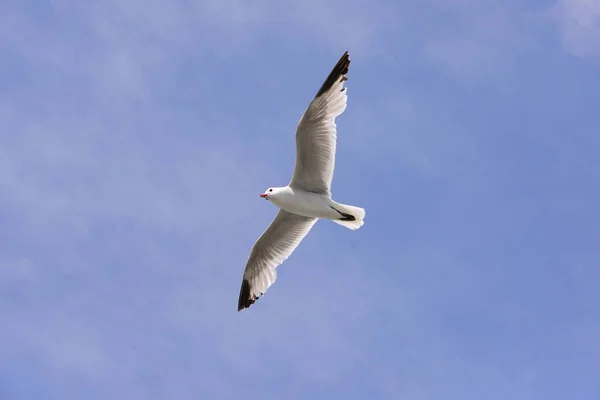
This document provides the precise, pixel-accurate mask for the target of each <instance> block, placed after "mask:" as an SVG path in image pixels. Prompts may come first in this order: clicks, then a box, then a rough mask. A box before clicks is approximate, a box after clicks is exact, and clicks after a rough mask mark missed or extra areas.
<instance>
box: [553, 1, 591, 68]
mask: <svg viewBox="0 0 600 400" xmlns="http://www.w3.org/2000/svg"><path fill="white" fill-rule="evenodd" d="M552 14H553V15H554V17H555V18H556V19H558V21H559V24H560V25H561V27H562V39H563V43H564V46H565V47H566V48H567V50H568V51H569V52H571V53H572V54H574V55H576V56H579V57H585V56H598V55H599V54H600V2H599V1H598V0H558V1H557V3H556V5H555V6H554V7H553V9H552Z"/></svg>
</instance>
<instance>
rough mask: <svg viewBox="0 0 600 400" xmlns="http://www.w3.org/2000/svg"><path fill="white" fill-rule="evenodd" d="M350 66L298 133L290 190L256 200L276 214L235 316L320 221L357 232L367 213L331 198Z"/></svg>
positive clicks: (251, 262) (247, 273) (334, 78)
mask: <svg viewBox="0 0 600 400" xmlns="http://www.w3.org/2000/svg"><path fill="white" fill-rule="evenodd" d="M349 66H350V55H349V53H348V52H347V51H346V52H345V53H344V55H342V57H341V58H340V60H339V61H338V62H337V64H336V65H335V67H333V70H332V71H331V73H330V74H329V76H328V77H327V79H325V82H324V83H323V85H322V86H321V89H319V91H318V92H317V95H316V96H315V98H314V99H313V100H312V102H311V103H310V104H309V106H308V108H307V109H306V111H305V112H304V114H303V115H302V118H300V122H299V123H298V127H297V128H296V165H295V167H294V173H293V175H292V179H291V180H290V182H289V184H288V185H287V186H285V187H271V188H268V189H267V190H266V191H265V192H264V193H262V194H261V195H260V197H262V198H264V199H265V200H268V201H271V202H272V203H273V204H275V205H276V206H277V207H279V209H280V210H279V212H278V213H277V216H276V217H275V219H274V220H273V221H272V222H271V225H269V227H268V228H267V230H266V231H265V232H264V233H263V234H262V236H261V237H260V238H259V239H258V240H257V241H256V243H254V246H253V247H252V250H251V251H250V256H249V257H248V262H247V263H246V268H245V270H244V277H243V280H242V287H241V289H240V297H239V300H238V311H241V310H243V309H245V308H248V307H250V306H251V305H252V304H254V302H255V301H256V300H257V299H258V298H259V297H260V296H262V295H264V293H265V292H266V291H267V289H268V288H269V287H270V286H271V285H272V284H273V283H275V279H276V278H277V272H276V271H275V269H276V268H277V267H278V266H279V265H281V264H282V263H283V262H284V261H285V260H286V259H287V258H288V257H289V256H290V255H291V254H292V253H293V252H294V250H295V249H296V247H298V245H299V244H300V242H301V241H302V239H304V237H305V236H306V235H307V234H308V232H309V231H310V230H311V228H312V227H313V225H314V224H315V223H316V222H317V220H318V219H328V220H331V221H333V222H335V223H337V224H340V225H342V226H344V227H346V228H349V229H352V230H356V229H358V228H360V227H361V226H362V225H363V224H364V218H365V210H364V209H363V208H360V207H354V206H349V205H346V204H340V203H336V202H335V201H333V200H332V198H331V180H332V178H333V170H334V167H335V148H336V139H337V130H336V125H335V118H336V117H337V116H339V115H340V114H342V113H343V112H344V110H345V109H346V101H347V94H346V88H345V87H344V82H345V81H346V80H347V78H346V74H347V73H348V67H349Z"/></svg>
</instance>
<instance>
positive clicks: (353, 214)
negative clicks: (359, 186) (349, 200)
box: [331, 201, 366, 231]
mask: <svg viewBox="0 0 600 400" xmlns="http://www.w3.org/2000/svg"><path fill="white" fill-rule="evenodd" d="M331 207H332V208H333V209H334V210H336V211H337V212H339V213H340V218H338V219H334V220H332V221H333V222H335V223H336V224H340V225H342V226H345V227H346V228H348V229H352V230H353V231H355V230H357V229H358V228H360V227H361V226H363V225H364V223H365V221H364V219H365V214H366V212H365V209H364V208H360V207H354V206H349V205H346V204H340V203H336V202H335V201H332V205H331Z"/></svg>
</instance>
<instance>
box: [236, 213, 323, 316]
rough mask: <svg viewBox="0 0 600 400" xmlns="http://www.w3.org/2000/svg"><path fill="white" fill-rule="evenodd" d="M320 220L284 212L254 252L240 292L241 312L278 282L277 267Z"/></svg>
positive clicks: (278, 215)
mask: <svg viewBox="0 0 600 400" xmlns="http://www.w3.org/2000/svg"><path fill="white" fill-rule="evenodd" d="M315 222H317V219H316V218H308V217H303V216H301V215H297V214H292V213H289V212H287V211H284V210H280V211H279V213H278V214H277V216H276V217H275V219H274V220H273V222H271V225H269V227H268V228H267V230H266V231H265V232H264V233H263V234H262V236H261V237H260V238H259V239H258V240H257V241H256V243H255V244H254V246H253V247H252V251H251V252H250V257H249V258H248V263H247V264H246V269H245V270H244V279H243V281H242V287H241V289H240V298H239V300H238V311H240V310H242V309H244V308H248V307H250V306H251V305H252V304H254V302H255V301H256V299H258V298H259V297H260V296H262V295H263V294H264V293H265V292H266V291H267V289H268V288H269V286H271V285H272V284H273V283H275V279H277V272H276V271H275V268H277V267H278V266H279V265H281V263H283V262H284V261H285V260H286V259H287V258H288V257H289V256H290V255H291V254H292V253H293V252H294V250H295V249H296V247H298V245H299V244H300V242H301V241H302V239H304V237H305V236H306V235H307V234H308V232H309V231H310V229H311V228H312V226H313V225H314V224H315Z"/></svg>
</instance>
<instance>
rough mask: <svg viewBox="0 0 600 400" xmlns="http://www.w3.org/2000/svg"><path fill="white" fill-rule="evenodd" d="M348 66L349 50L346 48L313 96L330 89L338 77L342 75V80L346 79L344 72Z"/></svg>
mask: <svg viewBox="0 0 600 400" xmlns="http://www.w3.org/2000/svg"><path fill="white" fill-rule="evenodd" d="M349 67H350V52H349V51H348V50H346V52H345V53H344V54H343V55H342V57H341V58H340V60H339V61H338V62H337V64H336V65H335V67H333V69H332V70H331V72H330V73H329V76H328V77H327V79H325V82H324V83H323V86H321V89H319V91H318V92H317V95H316V96H315V97H319V96H321V95H322V94H323V93H325V92H327V91H328V90H329V89H331V87H332V86H333V84H334V83H336V82H337V81H338V80H339V79H340V77H342V80H346V74H347V73H348V68H349Z"/></svg>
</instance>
